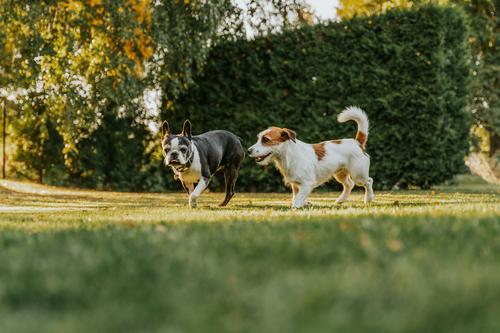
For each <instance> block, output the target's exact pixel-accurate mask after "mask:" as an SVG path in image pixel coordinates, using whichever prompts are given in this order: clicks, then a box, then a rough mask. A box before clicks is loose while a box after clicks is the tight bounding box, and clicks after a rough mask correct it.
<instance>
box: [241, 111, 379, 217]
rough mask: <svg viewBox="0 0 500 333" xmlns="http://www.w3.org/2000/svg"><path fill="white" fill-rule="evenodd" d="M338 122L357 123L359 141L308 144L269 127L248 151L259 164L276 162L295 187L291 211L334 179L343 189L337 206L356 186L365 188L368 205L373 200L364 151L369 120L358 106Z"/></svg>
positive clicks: (291, 134)
mask: <svg viewBox="0 0 500 333" xmlns="http://www.w3.org/2000/svg"><path fill="white" fill-rule="evenodd" d="M337 120H338V121H339V122H341V123H343V122H346V121H349V120H354V121H355V122H356V123H357V124H358V132H357V133H356V139H342V140H332V141H323V142H320V143H315V144H309V143H305V142H302V141H300V140H298V139H297V136H296V134H295V132H294V131H292V130H290V129H288V128H279V127H270V128H268V129H266V130H265V131H262V132H261V133H259V135H258V140H257V143H255V144H254V145H253V146H252V147H250V148H249V149H248V152H249V153H250V156H251V157H253V158H255V161H256V162H257V163H258V164H260V165H268V164H269V163H270V162H272V161H274V163H275V165H276V167H277V168H278V170H279V171H280V172H281V174H282V175H283V177H284V181H285V183H287V184H290V185H291V187H292V191H293V198H292V208H301V207H303V206H304V205H308V204H309V203H308V202H307V197H308V196H309V194H310V193H311V192H312V190H313V189H314V188H316V187H318V186H320V185H322V184H324V183H325V182H327V181H329V180H330V179H331V178H332V177H335V179H336V180H337V181H338V182H340V183H341V184H342V185H343V187H344V190H343V191H342V194H341V195H340V196H339V197H338V198H337V201H336V203H341V202H344V201H346V200H347V198H348V197H349V194H350V193H351V190H352V188H353V187H354V185H355V184H356V185H358V186H363V187H364V188H365V203H368V202H370V201H372V200H373V198H374V194H373V188H372V184H373V179H372V178H370V177H369V169H370V157H369V156H368V154H367V153H366V152H365V145H366V141H367V139H368V117H367V116H366V114H365V113H364V112H363V110H361V109H360V108H359V107H356V106H351V107H348V108H346V109H345V110H344V111H342V113H340V114H339V116H338V118H337Z"/></svg>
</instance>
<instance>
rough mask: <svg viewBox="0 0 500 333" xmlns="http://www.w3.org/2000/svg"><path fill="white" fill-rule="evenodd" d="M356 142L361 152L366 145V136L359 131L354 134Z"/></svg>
mask: <svg viewBox="0 0 500 333" xmlns="http://www.w3.org/2000/svg"><path fill="white" fill-rule="evenodd" d="M356 140H357V141H358V142H359V144H360V146H361V148H363V150H364V149H365V144H366V134H365V133H363V132H361V131H358V132H357V133H356Z"/></svg>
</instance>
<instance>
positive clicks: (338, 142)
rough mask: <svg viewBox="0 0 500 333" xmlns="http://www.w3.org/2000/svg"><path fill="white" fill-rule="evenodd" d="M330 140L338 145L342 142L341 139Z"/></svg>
mask: <svg viewBox="0 0 500 333" xmlns="http://www.w3.org/2000/svg"><path fill="white" fill-rule="evenodd" d="M331 142H333V143H336V144H338V145H339V144H341V143H342V140H332V141H331Z"/></svg>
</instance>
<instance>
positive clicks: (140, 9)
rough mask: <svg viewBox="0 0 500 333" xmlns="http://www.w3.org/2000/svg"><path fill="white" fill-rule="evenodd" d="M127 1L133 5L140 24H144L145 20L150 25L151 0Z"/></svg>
mask: <svg viewBox="0 0 500 333" xmlns="http://www.w3.org/2000/svg"><path fill="white" fill-rule="evenodd" d="M127 3H128V4H129V5H130V6H132V9H133V10H134V12H135V14H136V16H137V22H139V24H142V23H143V22H146V24H148V26H149V24H151V6H150V0H128V2H127Z"/></svg>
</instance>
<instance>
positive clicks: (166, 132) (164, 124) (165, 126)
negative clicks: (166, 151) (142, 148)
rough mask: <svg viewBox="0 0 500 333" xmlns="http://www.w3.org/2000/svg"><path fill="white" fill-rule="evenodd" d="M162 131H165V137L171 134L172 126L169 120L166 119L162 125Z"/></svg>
mask: <svg viewBox="0 0 500 333" xmlns="http://www.w3.org/2000/svg"><path fill="white" fill-rule="evenodd" d="M161 131H162V133H163V137H166V136H168V135H170V127H169V126H168V121H166V120H165V121H164V122H163V124H162V125H161Z"/></svg>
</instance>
